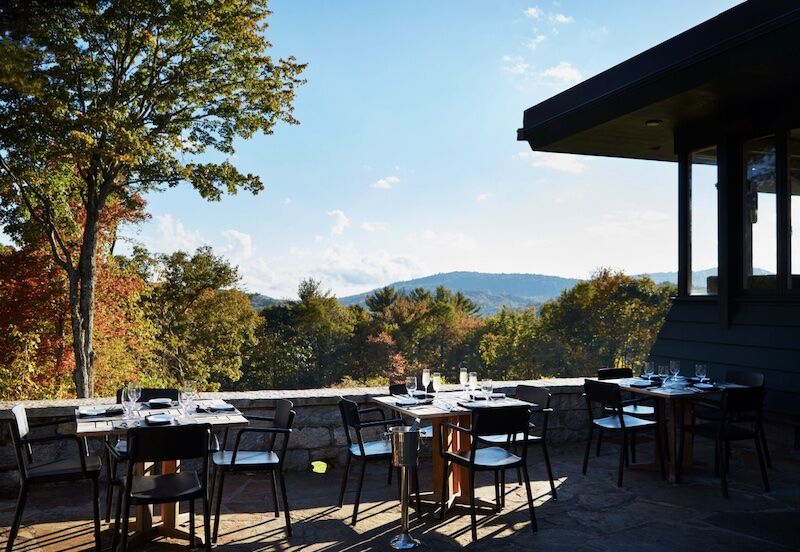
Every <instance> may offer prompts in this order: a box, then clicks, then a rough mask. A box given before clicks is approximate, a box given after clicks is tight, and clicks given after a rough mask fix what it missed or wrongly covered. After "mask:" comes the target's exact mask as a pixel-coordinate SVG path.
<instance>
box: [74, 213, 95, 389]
mask: <svg viewBox="0 0 800 552" xmlns="http://www.w3.org/2000/svg"><path fill="white" fill-rule="evenodd" d="M97 219H98V213H95V212H93V210H92V209H87V213H86V226H85V227H84V229H83V243H82V244H81V251H80V259H79V261H78V267H77V270H74V271H70V272H71V273H70V278H69V306H70V314H71V315H72V349H73V351H74V352H75V372H74V373H73V380H74V381H75V393H76V394H77V395H78V397H79V398H85V397H91V396H93V395H94V348H93V340H94V286H95V280H96V261H97Z"/></svg>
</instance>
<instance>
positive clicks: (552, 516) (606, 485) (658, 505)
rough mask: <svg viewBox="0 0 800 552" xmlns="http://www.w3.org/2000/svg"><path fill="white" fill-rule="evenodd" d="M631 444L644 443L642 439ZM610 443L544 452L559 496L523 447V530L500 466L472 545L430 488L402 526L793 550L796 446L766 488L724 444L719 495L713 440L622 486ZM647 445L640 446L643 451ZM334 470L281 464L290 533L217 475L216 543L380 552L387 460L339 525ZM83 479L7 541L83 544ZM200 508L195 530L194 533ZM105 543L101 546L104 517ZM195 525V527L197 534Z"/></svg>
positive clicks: (798, 544)
mask: <svg viewBox="0 0 800 552" xmlns="http://www.w3.org/2000/svg"><path fill="white" fill-rule="evenodd" d="M640 446H642V447H643V449H644V447H645V445H644V444H640ZM617 450H618V449H617V448H616V446H615V444H614V443H612V442H608V443H606V444H605V445H604V450H603V454H602V455H601V456H600V457H599V458H596V457H594V456H592V457H591V458H590V462H589V472H588V474H587V475H586V476H583V475H581V473H580V466H581V460H582V452H583V450H582V447H581V446H580V445H570V446H565V447H561V448H558V449H555V450H553V451H551V455H552V460H553V466H554V471H555V473H556V475H557V477H558V482H557V485H558V489H557V490H558V500H557V501H554V500H552V499H551V498H550V496H549V494H548V488H549V487H548V484H547V482H546V480H545V476H544V468H543V465H542V464H541V463H540V461H539V456H538V451H537V450H536V449H532V450H531V457H530V467H531V468H530V471H531V477H532V478H533V479H534V480H535V481H533V489H534V496H535V497H538V498H537V499H536V515H537V519H538V522H539V531H538V533H536V534H534V533H533V532H532V531H531V527H530V523H529V518H528V511H527V506H526V501H525V492H524V489H523V488H522V487H520V486H518V485H517V484H516V479H515V477H514V476H512V475H509V483H508V484H507V491H508V497H507V499H506V507H505V509H504V510H503V511H502V512H501V513H500V514H495V513H493V512H490V511H489V510H488V509H484V510H482V511H481V512H479V514H478V523H479V528H478V534H479V535H478V536H479V540H478V542H477V543H474V544H473V543H472V541H471V537H470V531H469V515H468V511H467V510H464V509H460V508H456V509H455V510H454V511H451V513H450V514H449V516H448V518H447V519H446V520H445V521H444V522H440V521H439V520H438V515H437V516H434V515H432V510H433V502H432V500H431V497H426V498H427V499H428V500H427V501H426V502H427V503H426V504H423V506H424V509H425V515H424V516H423V518H422V519H421V520H417V519H416V517H414V514H413V510H412V534H413V535H414V536H416V537H418V538H419V539H420V540H421V541H422V543H423V547H422V549H423V550H434V551H436V552H440V551H446V550H459V549H461V548H464V547H466V548H468V549H470V550H491V551H492V552H501V551H506V550H508V551H512V550H536V551H550V550H554V551H561V550H564V551H575V550H586V551H612V550H613V551H617V552H619V551H627V550H631V551H634V550H635V551H637V552H647V551H653V550H682V551H687V550H688V551H691V550H698V551H704V552H711V551H715V550H736V551H749V550H752V551H754V552H755V551H759V552H760V551H764V550H770V551H771V550H775V551H782V550H786V551H789V550H794V551H797V550H800V532H798V530H797V525H798V522H800V452H798V451H797V450H792V451H778V450H775V451H773V462H774V468H773V469H772V470H770V472H769V474H770V482H771V484H772V492H771V493H769V494H767V493H765V492H764V491H763V489H762V487H761V480H760V475H759V470H758V464H757V461H756V459H755V455H754V453H753V451H751V450H749V449H744V448H738V447H736V448H734V454H733V459H732V468H731V474H730V493H731V498H730V500H725V499H723V498H722V493H721V491H720V487H719V481H718V480H717V479H715V478H714V477H713V474H712V471H713V463H712V462H711V459H712V458H713V456H712V449H711V448H709V447H708V446H706V445H698V446H697V447H696V449H695V458H696V462H695V465H694V467H693V469H692V470H690V471H689V472H688V473H687V474H686V475H685V478H684V481H683V482H682V483H681V484H668V483H666V482H664V481H661V480H660V479H659V477H658V474H657V472H653V471H646V470H636V469H631V470H626V472H625V481H624V485H623V487H622V488H618V487H617V486H616V484H615V481H616V477H615V474H616V471H615V470H616V461H617V454H616V452H617ZM646 454H647V451H646V450H642V452H640V456H645V455H646ZM429 462H430V460H423V463H422V465H421V467H420V473H421V477H422V486H423V491H424V489H425V488H426V487H427V488H429V485H430V484H429V481H428V480H429V478H428V477H426V475H427V473H428V472H429V471H430V464H429ZM341 475H342V474H341V471H339V470H333V471H331V472H329V473H325V474H314V473H292V474H289V475H288V477H287V486H288V489H289V500H290V502H291V507H292V520H293V528H294V536H293V537H292V538H290V539H287V538H286V537H285V533H284V525H283V517H282V516H281V517H280V518H275V517H274V515H272V514H265V513H264V512H266V511H269V510H270V509H271V504H272V502H271V497H270V495H269V493H270V491H269V489H270V485H269V484H268V482H267V480H266V479H264V478H263V476H262V477H256V476H248V475H237V476H231V477H229V478H228V479H226V483H225V498H224V505H223V517H222V523H221V527H220V539H219V543H218V544H217V546H216V549H219V550H225V551H230V552H251V551H273V550H309V551H353V552H355V551H365V550H373V551H382V550H390V547H389V542H390V540H391V538H392V537H393V536H394V535H396V534H397V533H398V530H399V517H400V508H399V505H398V502H397V496H396V494H397V490H396V489H397V487H396V486H395V485H392V486H387V484H386V470H385V469H382V468H381V467H380V466H379V465H373V466H370V467H369V468H368V471H367V477H366V481H365V486H364V494H363V496H362V505H361V512H360V514H359V522H358V525H357V526H356V527H352V526H350V524H349V518H350V515H351V513H352V503H353V498H354V494H355V493H354V488H355V485H356V479H355V476H352V477H351V480H350V486H349V492H348V494H347V495H346V499H345V506H344V507H343V508H342V509H338V508H336V507H335V504H336V500H337V495H338V490H339V484H340V481H341ZM478 485H479V486H480V489H479V496H481V497H483V498H485V499H486V500H491V499H492V498H493V486H492V482H491V480H490V479H489V478H487V479H485V480H479V483H478ZM14 503H15V497H14V496H10V495H7V496H3V497H1V498H0V546H2V547H5V545H6V542H5V541H6V536H7V534H8V526H9V524H10V520H11V516H12V515H13V509H14ZM90 504H91V503H90V490H89V486H88V485H83V486H82V485H77V484H76V485H53V486H51V487H48V488H46V489H39V490H34V491H33V492H32V493H31V496H30V499H29V502H28V507H27V509H26V512H25V516H24V519H23V527H22V529H21V530H20V534H19V536H18V538H17V542H16V543H15V546H14V550H19V551H20V552H40V551H42V552H44V551H47V552H51V551H52V552H55V551H58V552H66V551H78V550H89V549H91V548H92V543H93V539H92V525H91V522H90V521H89V519H90V517H91V505H90ZM199 522H200V518H199V517H198V528H199V529H200V531H201V527H202V526H201V525H200V523H199ZM103 527H104V542H105V544H106V546H110V532H109V531H108V530H107V526H106V525H105V523H104V524H103ZM200 534H201V533H200ZM186 548H187V547H186V544H185V543H181V542H179V541H170V540H158V541H155V542H154V543H151V544H149V545H146V546H140V547H138V548H137V549H138V550H143V551H145V550H146V551H153V552H156V551H159V552H161V551H172V550H175V551H177V550H185V549H186Z"/></svg>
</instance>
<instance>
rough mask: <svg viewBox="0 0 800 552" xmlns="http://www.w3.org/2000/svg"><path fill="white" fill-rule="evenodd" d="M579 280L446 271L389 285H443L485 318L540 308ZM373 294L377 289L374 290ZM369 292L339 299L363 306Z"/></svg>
mask: <svg viewBox="0 0 800 552" xmlns="http://www.w3.org/2000/svg"><path fill="white" fill-rule="evenodd" d="M579 281H580V280H578V279H576V278H562V277H560V276H545V275H543V274H491V273H485V272H447V273H444V274H434V275H432V276H425V277H423V278H416V279H414V280H408V281H405V282H395V283H393V284H389V285H390V286H392V287H393V288H395V289H396V290H398V291H411V290H413V289H414V288H418V287H419V288H423V289H426V290H428V291H433V290H435V289H436V288H437V287H438V286H444V287H446V288H448V289H450V290H452V291H460V292H461V293H463V294H464V295H466V296H467V297H469V298H470V299H472V300H473V301H474V302H475V303H476V304H477V305H478V306H479V307H480V309H481V310H480V312H481V314H483V315H489V314H494V313H495V312H497V311H498V310H500V308H501V307H502V306H503V305H505V306H507V307H509V308H512V309H519V308H525V307H529V306H532V305H540V304H541V303H544V302H545V301H547V300H549V299H553V298H554V297H557V296H558V295H559V294H560V293H561V292H562V291H564V290H565V289H569V288H571V287H572V286H574V285H575V284H577V283H578V282H579ZM373 291H374V290H373ZM370 293H372V291H370V292H367V293H359V294H358V295H350V296H348V297H342V298H340V301H341V302H342V304H343V305H352V304H363V303H364V300H365V299H366V297H367V295H369V294H370Z"/></svg>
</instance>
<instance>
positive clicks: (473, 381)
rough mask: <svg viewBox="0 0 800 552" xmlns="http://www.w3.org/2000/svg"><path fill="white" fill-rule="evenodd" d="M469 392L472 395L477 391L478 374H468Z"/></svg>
mask: <svg viewBox="0 0 800 552" xmlns="http://www.w3.org/2000/svg"><path fill="white" fill-rule="evenodd" d="M469 390H470V393H472V394H474V393H475V392H476V391H477V390H478V372H470V373H469Z"/></svg>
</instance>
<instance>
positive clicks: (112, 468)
mask: <svg viewBox="0 0 800 552" xmlns="http://www.w3.org/2000/svg"><path fill="white" fill-rule="evenodd" d="M104 448H105V456H106V523H109V522H110V521H111V505H112V504H113V502H114V481H115V480H116V471H117V465H116V462H115V461H114V459H113V458H112V457H111V453H110V452H108V447H107V446H106V447H104Z"/></svg>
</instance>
